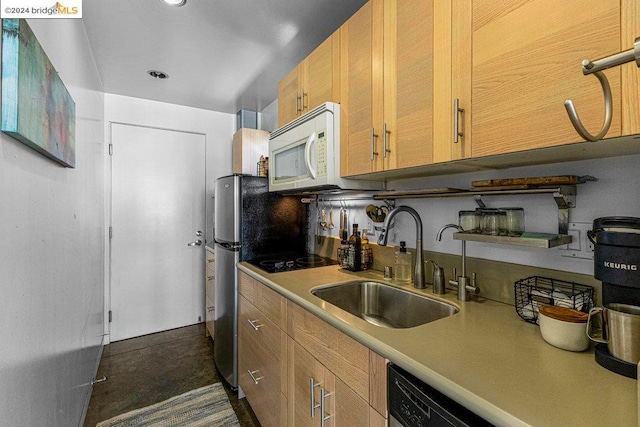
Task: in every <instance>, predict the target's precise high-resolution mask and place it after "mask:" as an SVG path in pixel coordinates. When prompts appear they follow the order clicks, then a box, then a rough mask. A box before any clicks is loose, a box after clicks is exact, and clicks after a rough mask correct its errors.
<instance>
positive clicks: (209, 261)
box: [207, 259, 216, 264]
mask: <svg viewBox="0 0 640 427" xmlns="http://www.w3.org/2000/svg"><path fill="white" fill-rule="evenodd" d="M215 261H216V260H215V259H208V260H207V263H209V264H211V263H212V262H215Z"/></svg>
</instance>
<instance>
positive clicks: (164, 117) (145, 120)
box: [105, 81, 236, 242]
mask: <svg viewBox="0 0 640 427" xmlns="http://www.w3.org/2000/svg"><path fill="white" fill-rule="evenodd" d="M158 84H160V85H161V84H162V81H158ZM105 122H106V125H107V126H106V131H107V132H108V130H109V125H108V124H109V122H121V123H129V124H136V125H143V126H153V127H159V128H165V129H173V130H181V131H189V132H198V133H202V134H204V135H205V137H206V140H207V154H206V156H207V161H206V177H207V178H206V179H207V190H206V191H207V194H206V200H207V206H206V212H207V230H206V238H207V242H212V241H213V199H212V198H211V196H212V195H213V189H214V183H215V180H216V178H218V177H220V176H224V175H229V174H230V173H231V170H232V163H231V152H232V141H233V134H234V133H235V126H236V116H235V114H228V113H220V112H216V111H210V110H203V109H199V108H192V107H185V106H182V105H175V104H167V103H164V102H158V101H150V100H146V99H139V98H131V97H128V96H121V95H113V94H109V93H107V94H105ZM106 139H107V141H108V139H109V135H108V134H107V135H106Z"/></svg>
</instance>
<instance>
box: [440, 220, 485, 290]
mask: <svg viewBox="0 0 640 427" xmlns="http://www.w3.org/2000/svg"><path fill="white" fill-rule="evenodd" d="M448 228H455V229H456V230H458V231H464V229H463V228H462V227H460V226H459V225H456V224H447V225H445V226H444V227H442V228H441V229H440V230H438V234H437V235H436V240H438V241H440V240H442V232H443V231H444V230H446V229H448ZM461 258H462V259H461V264H462V265H461V267H462V274H461V275H460V276H458V277H457V278H456V280H449V284H451V285H454V286H456V288H457V290H458V299H459V300H461V301H467V300H468V299H469V292H474V293H478V291H479V288H478V287H477V286H476V274H475V273H473V279H471V281H470V279H469V277H468V276H467V242H466V240H463V241H462V257H461ZM453 271H454V275H455V269H453ZM469 283H471V284H470V285H469Z"/></svg>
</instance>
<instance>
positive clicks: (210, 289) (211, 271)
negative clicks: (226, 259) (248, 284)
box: [204, 251, 216, 338]
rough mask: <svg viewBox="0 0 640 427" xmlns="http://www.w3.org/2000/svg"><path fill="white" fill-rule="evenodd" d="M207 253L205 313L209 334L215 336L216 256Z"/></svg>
mask: <svg viewBox="0 0 640 427" xmlns="http://www.w3.org/2000/svg"><path fill="white" fill-rule="evenodd" d="M205 253H206V260H207V262H206V267H205V269H204V271H205V274H206V277H205V280H206V282H205V284H206V285H205V301H206V310H207V311H206V313H205V325H206V328H207V335H209V336H210V337H211V338H213V322H214V319H215V313H214V310H215V300H216V295H215V280H216V277H215V257H214V255H213V254H212V253H211V252H209V251H205Z"/></svg>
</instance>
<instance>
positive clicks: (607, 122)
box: [564, 59, 613, 141]
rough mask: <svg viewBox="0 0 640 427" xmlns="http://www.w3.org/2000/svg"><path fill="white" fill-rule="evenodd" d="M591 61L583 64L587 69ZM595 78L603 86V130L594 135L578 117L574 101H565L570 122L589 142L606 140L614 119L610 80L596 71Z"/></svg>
mask: <svg viewBox="0 0 640 427" xmlns="http://www.w3.org/2000/svg"><path fill="white" fill-rule="evenodd" d="M588 63H590V61H588V60H586V59H585V61H584V62H583V63H582V65H583V67H584V68H586V67H587V65H588ZM593 75H594V76H596V77H597V78H598V81H599V82H600V85H601V86H602V93H603V95H604V124H603V125H602V129H600V132H598V134H596V135H592V134H591V133H590V132H589V131H588V130H587V129H586V128H585V127H584V125H583V124H582V121H581V120H580V117H579V116H578V112H577V111H576V107H575V105H573V101H571V100H570V99H567V100H566V101H564V108H565V109H566V110H567V114H568V115H569V120H571V124H572V125H573V127H574V128H575V130H576V132H578V134H579V135H580V136H581V137H583V138H584V139H585V140H587V141H598V140H599V139H602V138H604V136H605V135H606V134H607V132H608V131H609V127H610V126H611V119H612V118H613V97H612V95H611V86H609V80H607V77H606V76H605V75H604V73H603V72H602V71H596V72H594V73H593Z"/></svg>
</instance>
